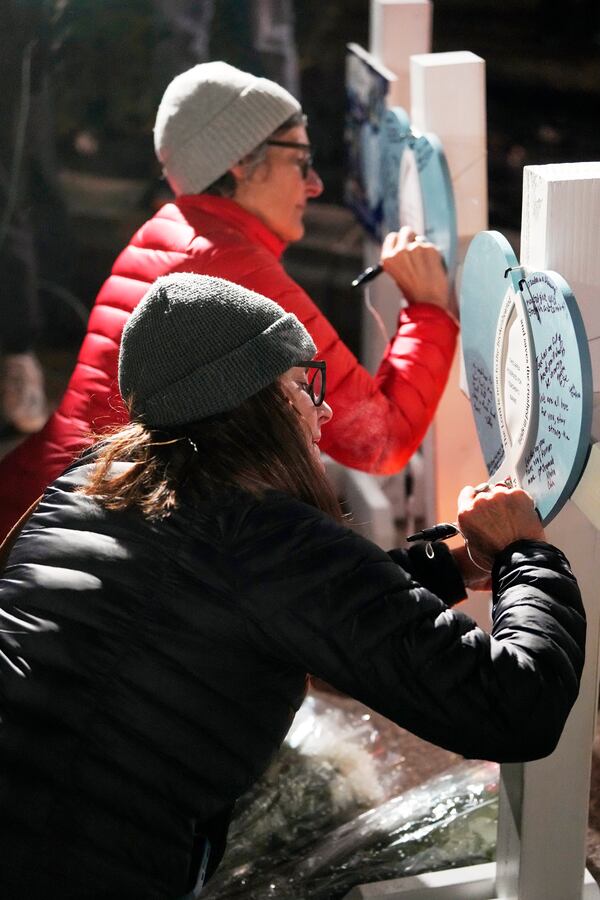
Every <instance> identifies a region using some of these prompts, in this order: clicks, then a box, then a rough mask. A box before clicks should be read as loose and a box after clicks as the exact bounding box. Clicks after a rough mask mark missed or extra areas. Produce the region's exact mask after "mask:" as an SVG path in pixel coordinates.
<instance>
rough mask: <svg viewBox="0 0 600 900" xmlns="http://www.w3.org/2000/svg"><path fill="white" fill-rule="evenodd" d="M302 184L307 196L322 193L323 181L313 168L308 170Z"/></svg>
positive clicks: (315, 195) (317, 195) (316, 195)
mask: <svg viewBox="0 0 600 900" xmlns="http://www.w3.org/2000/svg"><path fill="white" fill-rule="evenodd" d="M304 185H305V190H306V196H307V197H319V196H320V195H321V194H322V193H323V182H322V181H321V179H320V178H319V175H318V173H317V172H316V171H315V169H313V168H311V169H309V170H308V175H307V176H306V181H305V182H304Z"/></svg>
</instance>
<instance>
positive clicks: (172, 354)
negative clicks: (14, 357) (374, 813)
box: [0, 274, 585, 900]
mask: <svg viewBox="0 0 600 900" xmlns="http://www.w3.org/2000/svg"><path fill="white" fill-rule="evenodd" d="M314 355H315V346H314V344H313V342H312V340H311V338H310V336H309V335H308V333H307V332H306V330H305V329H304V327H303V326H302V325H301V324H300V323H299V322H298V320H297V319H296V318H295V316H293V315H291V314H288V313H285V312H284V311H283V310H282V309H281V307H279V306H278V305H277V304H275V303H273V302H272V301H270V300H267V299H266V298H264V297H261V296H259V295H257V294H253V293H252V292H250V291H247V290H245V289H243V288H241V287H238V286H237V285H233V284H231V283H230V282H226V281H223V280H221V279H216V278H209V277H205V276H198V275H190V274H180V275H172V276H168V277H165V278H163V279H159V280H158V281H157V282H156V283H155V285H153V287H152V288H151V289H150V290H149V292H148V294H147V295H146V297H145V299H144V300H143V301H142V303H141V304H140V305H139V306H138V307H137V309H136V311H135V312H134V313H133V315H132V317H131V319H130V320H129V322H128V324H127V327H126V329H125V332H124V336H123V342H122V346H121V356H120V367H119V381H120V388H121V393H122V394H123V396H124V397H125V399H126V401H127V402H128V404H129V407H130V410H131V415H132V423H131V424H130V425H128V426H126V427H125V428H123V429H121V430H120V431H118V432H117V433H115V434H113V435H112V436H110V437H109V438H106V439H105V440H103V441H102V442H101V443H99V444H98V445H96V447H95V448H93V449H92V450H91V451H89V452H88V453H87V454H86V455H84V456H83V457H82V458H81V459H80V460H78V461H77V462H76V463H75V464H74V465H73V466H71V467H70V468H69V469H68V470H67V471H66V472H65V473H64V475H62V476H61V477H60V478H59V479H57V481H55V482H54V483H53V484H52V485H51V486H50V487H49V488H48V490H47V491H46V493H45V494H44V497H43V498H42V501H41V502H40V504H39V505H38V507H37V509H36V511H35V512H34V514H33V516H32V517H31V518H30V519H29V521H28V522H27V524H26V526H25V527H24V529H23V531H22V532H21V534H20V536H19V537H18V539H17V541H16V543H15V545H14V547H13V549H12V552H11V555H10V558H9V561H8V566H7V568H6V570H5V573H4V578H3V579H2V580H1V581H0V620H1V621H0V626H1V628H2V632H1V633H0V668H1V681H0V716H1V724H0V759H1V762H2V765H1V766H0V895H1V896H3V897H10V898H11V900H32V898H36V897H44V898H61V900H75V898H77V900H83V898H90V900H92V898H93V900H108V898H124V897H127V898H138V900H142V898H143V900H175V898H179V897H182V896H184V895H189V896H194V895H197V893H198V892H199V889H200V885H201V881H202V874H201V872H202V870H203V868H204V865H203V864H204V863H205V862H206V859H207V857H208V872H209V875H210V872H211V870H214V868H215V866H216V865H217V863H218V860H219V858H220V854H221V852H222V848H223V845H224V838H225V835H226V829H227V822H228V817H229V814H230V811H231V808H232V805H233V803H234V802H235V799H236V797H238V796H239V795H240V794H241V793H242V792H244V791H245V790H246V789H247V788H248V786H249V785H250V784H251V783H252V782H253V781H255V780H256V779H257V778H258V777H259V776H260V775H261V773H262V772H263V771H264V770H265V768H266V767H267V765H268V763H269V760H270V759H271V757H272V756H273V754H274V753H275V752H276V750H277V748H278V747H279V746H280V744H281V742H282V740H283V738H284V736H285V734H286V731H287V729H288V728H289V725H290V723H291V721H292V718H293V716H294V713H295V711H296V710H297V709H298V707H299V706H300V704H301V702H302V698H303V696H304V691H305V684H306V678H307V674H308V673H311V674H314V675H315V676H318V677H319V678H321V679H324V680H325V681H327V682H329V683H330V684H332V685H333V686H335V687H336V688H337V689H339V690H340V691H343V692H345V693H346V694H349V695H352V696H354V697H356V698H357V699H359V700H360V701H362V702H363V703H366V704H367V705H369V706H370V707H372V708H373V709H375V710H377V711H378V712H380V713H382V714H384V715H386V716H388V717H389V718H390V719H393V720H394V721H395V722H397V723H398V724H400V725H402V726H404V727H406V728H409V729H411V730H412V731H414V732H415V733H416V734H418V735H420V736H422V737H423V738H425V739H427V740H429V741H433V742H435V743H437V744H439V745H441V746H443V747H446V748H448V749H450V750H453V751H455V752H458V753H462V754H464V755H465V756H469V757H480V758H487V759H493V760H501V761H515V760H527V759H535V758H538V757H541V756H544V755H546V754H548V753H550V752H551V751H552V750H553V748H554V747H555V745H556V742H557V740H558V738H559V737H560V734H561V730H562V728H563V725H564V722H565V720H566V717H567V715H568V713H569V710H570V708H571V706H572V704H573V702H574V700H575V698H576V696H577V691H578V685H579V678H580V674H581V669H582V665H583V654H584V639H585V620H584V613H583V608H582V604H581V599H580V595H579V591H578V588H577V584H576V582H575V579H574V577H573V575H572V573H571V571H570V569H569V566H568V563H567V561H566V560H565V558H564V556H563V555H562V554H561V553H560V551H558V550H556V549H555V548H554V547H551V546H550V545H549V544H548V543H546V541H545V536H544V532H543V529H542V527H541V525H540V523H539V520H538V518H537V516H536V514H535V510H534V508H533V504H532V501H531V499H530V498H529V496H528V495H527V494H526V493H524V492H523V491H518V490H507V489H506V488H505V487H492V488H490V489H489V490H487V491H485V492H476V491H475V489H473V488H470V487H468V488H465V489H464V490H463V491H462V493H461V496H460V498H459V514H458V518H459V523H460V525H461V528H462V531H463V532H464V534H465V536H466V537H467V538H468V541H469V546H468V549H465V548H462V549H461V550H459V551H455V552H454V553H451V552H450V551H449V550H448V549H447V548H446V547H445V546H439V545H436V546H435V548H434V553H433V558H429V556H428V555H427V553H425V552H424V549H423V548H422V547H417V548H413V549H411V550H410V551H408V552H404V551H402V550H396V551H392V552H391V553H385V552H383V551H382V550H381V549H379V548H378V547H377V546H375V545H374V544H372V543H370V542H369V541H367V540H365V539H364V538H362V537H360V536H359V535H357V534H356V533H354V532H352V531H351V530H350V529H349V528H347V527H345V525H344V524H343V522H342V516H341V513H340V509H339V506H338V503H337V500H336V498H335V496H334V495H333V493H332V491H331V489H330V487H329V485H328V482H327V480H326V477H325V474H324V471H323V468H322V465H321V462H320V459H319V453H318V447H317V444H318V441H319V438H320V434H321V428H322V427H324V426H325V427H326V424H327V422H328V420H329V419H330V418H331V415H332V412H331V409H330V408H329V407H328V405H327V403H326V402H324V391H325V364H324V363H323V362H321V361H317V360H315V359H314ZM430 555H431V554H430ZM482 569H483V570H486V571H482ZM488 571H489V573H490V574H487V572H488ZM490 581H491V585H492V588H493V596H494V606H493V627H492V634H491V635H489V634H486V633H485V632H483V631H482V630H481V629H480V628H478V627H477V626H476V625H475V623H474V622H473V621H472V620H471V619H469V618H468V617H467V616H465V615H463V614H461V613H460V612H456V611H454V610H452V609H450V608H449V607H450V606H451V605H452V604H453V603H455V602H456V601H458V600H460V599H462V598H463V597H464V596H465V584H466V585H469V586H472V587H477V586H479V587H482V586H485V585H486V584H487V583H488V582H490ZM199 872H200V875H199ZM190 891H192V892H193V893H192V894H190ZM194 892H195V893H194Z"/></svg>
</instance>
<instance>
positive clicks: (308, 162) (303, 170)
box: [265, 140, 315, 181]
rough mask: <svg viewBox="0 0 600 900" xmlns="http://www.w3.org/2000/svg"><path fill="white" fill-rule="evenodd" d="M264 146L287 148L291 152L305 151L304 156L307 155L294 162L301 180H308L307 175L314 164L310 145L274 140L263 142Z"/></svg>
mask: <svg viewBox="0 0 600 900" xmlns="http://www.w3.org/2000/svg"><path fill="white" fill-rule="evenodd" d="M265 144H266V145H267V146H268V147H289V148H290V149H292V150H304V151H306V154H307V155H306V156H304V157H303V158H302V159H298V160H296V162H297V164H298V168H299V169H300V175H301V176H302V178H303V180H304V181H306V179H307V178H308V175H309V173H310V170H311V169H312V167H313V166H314V162H315V161H314V158H313V154H312V147H311V145H310V144H302V143H300V142H299V141H276V140H271V141H265Z"/></svg>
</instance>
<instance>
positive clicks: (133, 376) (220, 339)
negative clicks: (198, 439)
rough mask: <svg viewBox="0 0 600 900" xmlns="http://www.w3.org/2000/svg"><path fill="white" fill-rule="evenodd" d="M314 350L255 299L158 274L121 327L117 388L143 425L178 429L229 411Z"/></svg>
mask: <svg viewBox="0 0 600 900" xmlns="http://www.w3.org/2000/svg"><path fill="white" fill-rule="evenodd" d="M315 351H316V347H315V345H314V343H313V341H312V338H311V337H310V335H309V333H308V331H307V330H306V328H305V327H304V325H302V324H301V323H300V322H299V321H298V319H297V318H296V316H295V315H293V313H286V312H285V310H284V309H282V308H281V306H279V305H278V304H277V303H274V302H273V301H272V300H267V298H266V297H263V296H262V294H256V293H254V291H249V290H247V289H246V288H243V287H240V286H239V285H237V284H233V283H232V282H231V281H225V279H223V278H211V277H209V276H208V275H193V274H190V273H179V274H175V275H166V276H164V277H163V278H159V279H157V281H155V282H154V284H153V285H152V287H151V288H150V290H149V291H148V292H147V293H146V295H145V296H144V297H143V299H142V300H141V301H140V303H139V304H138V306H137V307H136V308H135V309H134V311H133V313H132V314H131V317H130V318H129V320H128V322H127V324H126V325H125V329H124V331H123V337H122V339H121V350H120V353H119V388H120V390H121V395H122V396H123V397H124V398H132V400H133V414H134V416H135V418H140V419H142V420H143V421H144V423H145V424H146V425H149V426H152V427H155V428H159V427H168V426H172V425H183V424H185V423H186V422H194V421H196V420H197V419H203V418H205V417H206V416H211V415H215V414H216V413H219V412H225V411H226V410H228V409H233V408H234V407H236V406H238V405H239V404H240V403H242V402H243V401H244V400H246V399H247V398H248V397H251V396H252V394H255V393H256V392H257V391H259V390H261V388H264V387H266V386H267V385H268V384H271V383H272V382H273V381H275V379H276V378H278V376H279V375H282V374H283V373H284V372H286V371H287V370H288V369H290V368H291V367H292V366H295V365H297V364H298V363H299V362H303V361H304V360H309V359H312V357H313V356H314V354H315Z"/></svg>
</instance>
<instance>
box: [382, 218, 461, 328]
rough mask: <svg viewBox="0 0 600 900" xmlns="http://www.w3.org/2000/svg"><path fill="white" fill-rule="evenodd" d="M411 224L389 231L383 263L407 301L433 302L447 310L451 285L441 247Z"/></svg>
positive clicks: (383, 252)
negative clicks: (415, 229)
mask: <svg viewBox="0 0 600 900" xmlns="http://www.w3.org/2000/svg"><path fill="white" fill-rule="evenodd" d="M416 237H417V236H416V234H415V232H414V231H413V230H412V228H408V226H404V227H403V228H401V229H400V231H390V233H389V234H388V235H387V236H386V238H385V240H384V242H383V245H382V247H381V265H382V266H383V269H384V271H385V272H387V273H388V275H391V276H392V278H393V279H394V281H395V282H396V284H397V285H398V287H399V288H400V290H401V291H402V293H403V295H404V297H405V298H406V300H407V301H408V303H433V305H434V306H439V307H441V308H442V309H445V310H447V309H448V304H449V302H450V285H449V282H448V276H447V274H446V269H445V267H444V262H443V259H442V256H441V254H440V252H439V250H438V249H437V248H436V247H434V245H433V244H430V243H429V241H426V240H425V239H424V238H420V239H416Z"/></svg>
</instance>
